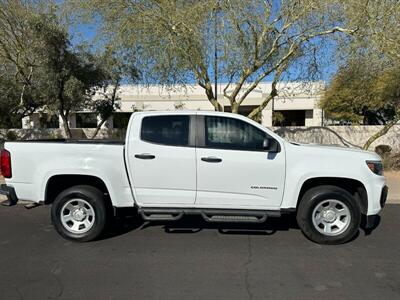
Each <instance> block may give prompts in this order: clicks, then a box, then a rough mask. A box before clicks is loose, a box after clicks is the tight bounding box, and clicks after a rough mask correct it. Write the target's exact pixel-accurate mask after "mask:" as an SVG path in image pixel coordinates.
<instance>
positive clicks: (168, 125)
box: [127, 114, 196, 207]
mask: <svg viewBox="0 0 400 300" xmlns="http://www.w3.org/2000/svg"><path fill="white" fill-rule="evenodd" d="M136 118H137V119H136V120H134V122H133V128H132V129H131V134H130V137H129V141H128V145H129V148H128V153H127V155H129V157H128V159H127V161H128V167H129V168H130V170H129V171H130V172H129V173H130V174H131V179H132V185H133V186H134V188H135V196H136V201H137V202H138V203H139V204H140V205H143V206H153V207H154V206H157V207H161V206H177V205H179V206H185V205H187V206H193V204H194V202H195V197H196V160H195V155H196V153H195V152H196V150H195V147H194V127H193V125H194V121H193V122H192V121H191V120H192V119H193V120H194V116H190V115H184V114H177V115H171V114H163V115H145V114H144V115H141V116H140V117H139V118H138V117H136Z"/></svg>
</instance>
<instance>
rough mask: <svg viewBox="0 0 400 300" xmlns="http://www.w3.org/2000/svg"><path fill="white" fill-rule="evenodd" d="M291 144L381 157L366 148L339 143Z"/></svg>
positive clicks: (376, 157)
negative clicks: (345, 145)
mask: <svg viewBox="0 0 400 300" xmlns="http://www.w3.org/2000/svg"><path fill="white" fill-rule="evenodd" d="M292 144H293V145H297V146H300V147H307V148H310V149H315V150H317V149H318V150H319V149H321V150H329V151H340V152H342V151H344V152H349V153H360V154H366V155H368V156H371V155H372V156H374V157H375V159H379V160H380V159H381V158H380V156H379V155H378V154H376V153H375V152H373V151H367V150H363V149H360V148H355V147H351V148H350V147H344V146H341V145H322V144H301V143H292Z"/></svg>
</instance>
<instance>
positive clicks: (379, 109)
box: [320, 59, 400, 149]
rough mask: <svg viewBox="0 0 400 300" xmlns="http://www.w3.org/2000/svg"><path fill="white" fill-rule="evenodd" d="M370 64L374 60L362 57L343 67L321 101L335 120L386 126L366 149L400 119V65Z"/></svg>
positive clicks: (322, 106)
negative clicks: (383, 65) (378, 65)
mask: <svg viewBox="0 0 400 300" xmlns="http://www.w3.org/2000/svg"><path fill="white" fill-rule="evenodd" d="M371 66H373V64H371V61H369V60H360V59H359V60H357V61H351V62H349V63H348V64H347V65H346V66H342V67H341V68H340V69H339V71H338V73H337V74H336V76H335V77H334V78H333V80H332V82H331V83H330V85H329V86H328V88H327V90H326V91H325V94H324V96H323V98H322V99H321V103H320V105H321V108H323V109H324V111H325V113H326V116H327V117H328V118H331V119H333V120H339V121H348V122H351V123H356V124H364V125H365V124H381V125H384V126H383V128H382V129H381V130H380V131H379V132H377V133H376V134H374V135H373V136H371V137H370V138H369V139H368V141H367V142H366V143H365V144H364V147H363V148H364V149H368V148H369V146H370V145H371V144H372V143H373V142H374V141H375V140H376V139H378V138H379V137H381V136H383V135H385V134H386V133H387V132H388V131H389V129H390V128H391V127H392V126H394V125H395V124H396V123H397V122H398V121H399V120H400V81H399V80H398V79H399V78H400V68H399V67H390V68H388V67H385V68H380V69H378V68H377V67H376V66H375V68H373V67H371Z"/></svg>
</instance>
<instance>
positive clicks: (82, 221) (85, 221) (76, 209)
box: [51, 185, 108, 242]
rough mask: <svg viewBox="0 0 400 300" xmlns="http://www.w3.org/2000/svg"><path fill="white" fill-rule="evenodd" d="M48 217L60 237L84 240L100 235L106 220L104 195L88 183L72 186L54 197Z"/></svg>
mask: <svg viewBox="0 0 400 300" xmlns="http://www.w3.org/2000/svg"><path fill="white" fill-rule="evenodd" d="M51 219H52V221H53V224H54V226H55V228H56V230H57V232H58V233H59V234H60V235H61V236H62V237H64V238H66V239H70V240H74V241H79V242H88V241H92V240H94V239H96V238H97V237H99V236H100V235H101V233H102V232H103V231H104V229H105V227H106V223H107V220H108V210H107V206H106V202H105V199H104V194H103V193H102V192H101V191H100V190H98V189H96V188H94V187H92V186H84V185H82V186H74V187H71V188H69V189H67V190H65V191H63V192H62V193H61V194H60V195H58V196H57V198H56V199H55V200H54V203H53V205H52V208H51Z"/></svg>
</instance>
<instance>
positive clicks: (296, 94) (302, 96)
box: [22, 82, 324, 128]
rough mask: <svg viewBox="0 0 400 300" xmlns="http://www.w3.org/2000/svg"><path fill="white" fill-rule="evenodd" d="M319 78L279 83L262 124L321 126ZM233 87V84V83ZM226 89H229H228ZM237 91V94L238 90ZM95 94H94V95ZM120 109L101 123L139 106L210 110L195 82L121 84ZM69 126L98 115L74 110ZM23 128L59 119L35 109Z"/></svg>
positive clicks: (248, 103)
mask: <svg viewBox="0 0 400 300" xmlns="http://www.w3.org/2000/svg"><path fill="white" fill-rule="evenodd" d="M225 86H226V84H219V85H218V99H219V102H220V103H221V104H222V105H223V106H224V110H225V111H230V106H229V100H228V99H226V98H224V97H223V89H224V88H225ZM323 86H324V85H323V83H322V82H284V83H280V84H279V85H278V96H277V97H275V99H274V100H273V101H271V102H270V103H269V104H268V105H267V107H266V108H265V109H264V110H263V111H262V114H261V116H260V122H261V124H263V125H264V126H267V127H271V126H320V125H322V120H323V112H322V110H321V109H320V108H319V107H318V102H319V98H320V95H321V92H322V89H323ZM232 89H233V87H232ZM270 91H271V83H268V82H264V83H260V84H259V85H258V86H257V88H256V89H254V90H253V91H252V92H251V93H250V94H249V95H248V96H247V98H246V99H245V100H244V102H243V104H242V105H241V107H240V108H239V113H240V114H243V115H248V114H249V113H250V112H251V111H252V110H253V109H255V108H257V107H258V106H259V105H260V104H261V103H262V101H263V99H265V98H266V97H267V96H268V95H269V92H270ZM228 93H229V89H228ZM239 95H240V94H239ZM95 97H96V96H95ZM118 97H119V99H120V100H119V102H120V109H119V110H118V111H116V112H115V113H114V114H113V117H112V118H110V120H108V121H107V123H106V124H105V125H104V126H105V127H106V128H124V127H126V125H127V122H128V120H129V117H130V114H131V113H132V112H134V111H138V110H139V111H142V110H145V111H146V110H185V109H188V110H213V109H214V108H213V106H212V105H211V103H210V102H209V101H208V99H207V97H206V94H205V92H204V89H203V88H201V87H200V86H198V85H187V86H185V87H169V88H167V87H164V86H161V85H123V86H121V87H120V89H119V91H118ZM69 122H70V127H71V128H94V127H96V126H97V124H98V122H100V120H99V117H98V116H97V115H96V114H95V113H93V112H90V111H81V112H74V113H72V114H71V116H70V120H69ZM22 123H23V124H22V127H23V128H42V127H44V128H59V127H61V119H60V118H59V117H57V116H49V115H47V114H46V113H35V114H33V115H32V116H30V117H27V118H25V119H24V120H23V122H22Z"/></svg>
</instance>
